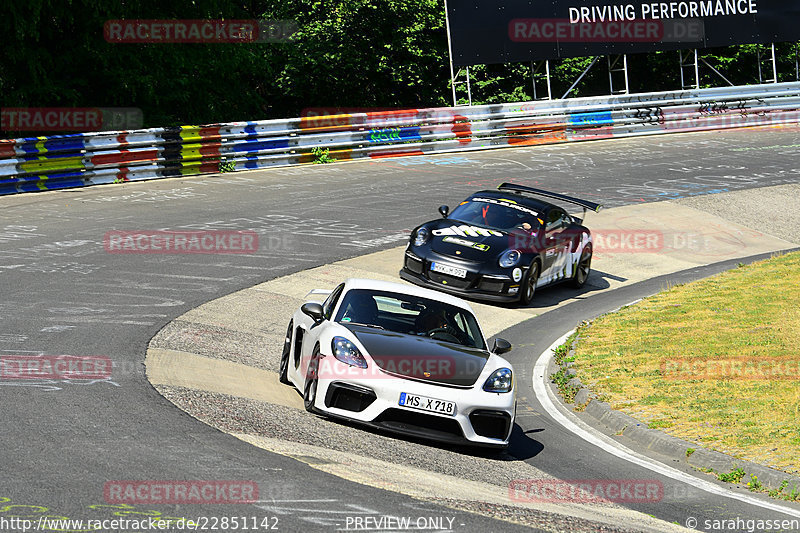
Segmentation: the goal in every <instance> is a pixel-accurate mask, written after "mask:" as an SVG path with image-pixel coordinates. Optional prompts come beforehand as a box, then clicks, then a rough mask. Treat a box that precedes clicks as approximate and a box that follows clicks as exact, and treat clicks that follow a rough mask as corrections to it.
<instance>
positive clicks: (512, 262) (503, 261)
mask: <svg viewBox="0 0 800 533" xmlns="http://www.w3.org/2000/svg"><path fill="white" fill-rule="evenodd" d="M520 259H522V254H521V253H519V250H506V251H505V252H503V253H502V254H500V261H499V263H500V266H501V267H503V268H511V267H513V266H517V264H519V260H520Z"/></svg>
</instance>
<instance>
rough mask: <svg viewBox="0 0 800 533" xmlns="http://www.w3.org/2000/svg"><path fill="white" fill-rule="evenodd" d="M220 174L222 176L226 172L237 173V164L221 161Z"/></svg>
mask: <svg viewBox="0 0 800 533" xmlns="http://www.w3.org/2000/svg"><path fill="white" fill-rule="evenodd" d="M219 172H220V174H224V173H225V172H236V162H235V161H220V162H219Z"/></svg>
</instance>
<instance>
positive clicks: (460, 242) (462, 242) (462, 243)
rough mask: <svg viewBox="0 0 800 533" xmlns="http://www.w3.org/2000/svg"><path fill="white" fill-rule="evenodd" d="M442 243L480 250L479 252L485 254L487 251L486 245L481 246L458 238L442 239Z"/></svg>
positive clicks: (487, 246)
mask: <svg viewBox="0 0 800 533" xmlns="http://www.w3.org/2000/svg"><path fill="white" fill-rule="evenodd" d="M442 242H450V243H453V244H458V245H459V246H466V247H467V248H474V249H475V250H480V251H481V252H485V251H486V250H488V249H489V245H488V244H481V243H479V242H473V241H468V240H467V239H459V238H458V237H444V238H443V239H442Z"/></svg>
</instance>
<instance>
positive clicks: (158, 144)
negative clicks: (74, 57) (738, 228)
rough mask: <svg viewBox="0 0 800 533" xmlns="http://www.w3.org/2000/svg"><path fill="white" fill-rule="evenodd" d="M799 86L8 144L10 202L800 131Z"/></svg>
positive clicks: (2, 152) (5, 173)
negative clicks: (536, 149)
mask: <svg viewBox="0 0 800 533" xmlns="http://www.w3.org/2000/svg"><path fill="white" fill-rule="evenodd" d="M798 116H800V83H794V82H793V83H779V84H768V85H749V86H742V87H724V88H714V89H700V90H689V91H677V92H661V93H645V94H634V95H624V96H612V97H593V98H574V99H567V100H552V101H537V102H521V103H513V104H496V105H481V106H472V107H445V108H428V109H407V110H401V111H379V112H373V113H353V114H346V115H334V116H326V117H304V118H291V119H281V120H264V121H257V122H233V123H227V124H209V125H206V126H180V127H172V128H152V129H144V130H131V131H119V132H102V133H86V134H77V135H56V136H52V137H32V138H21V139H11V140H2V141H0V158H2V159H0V194H13V193H18V192H31V191H41V190H49V189H60V188H67V187H83V186H87V185H95V184H102V183H112V182H115V181H134V180H146V179H156V178H165V177H170V176H186V175H193V174H211V173H217V172H218V171H219V166H220V163H221V162H225V163H227V164H228V165H229V166H230V164H232V165H233V168H235V170H245V169H257V168H265V167H271V166H281V165H296V164H302V163H309V162H311V161H312V160H313V158H314V156H313V155H312V153H311V152H312V149H313V148H314V147H321V148H328V149H329V150H330V156H331V157H334V158H336V159H339V160H347V159H359V158H382V157H395V156H407V155H422V154H431V153H443V152H453V151H460V150H480V149H489V148H498V147H508V146H527V145H536V144H548V143H559V142H568V141H580V140H590V139H606V138H612V137H631V136H638V135H653V134H659V133H672V132H685V131H701V130H712V129H725V128H737V127H744V126H758V125H767V124H790V123H791V124H797V123H798V122H799V121H798Z"/></svg>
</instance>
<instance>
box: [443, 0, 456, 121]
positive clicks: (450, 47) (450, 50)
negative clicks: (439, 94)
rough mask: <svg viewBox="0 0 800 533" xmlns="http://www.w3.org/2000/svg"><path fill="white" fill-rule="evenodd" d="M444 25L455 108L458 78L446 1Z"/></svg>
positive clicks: (445, 2) (445, 1)
mask: <svg viewBox="0 0 800 533" xmlns="http://www.w3.org/2000/svg"><path fill="white" fill-rule="evenodd" d="M444 23H445V26H446V27H447V57H448V58H449V59H450V87H452V89H453V107H455V106H456V105H457V101H456V77H455V74H454V73H453V43H452V41H451V40H450V15H449V14H448V12H447V0H444Z"/></svg>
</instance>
